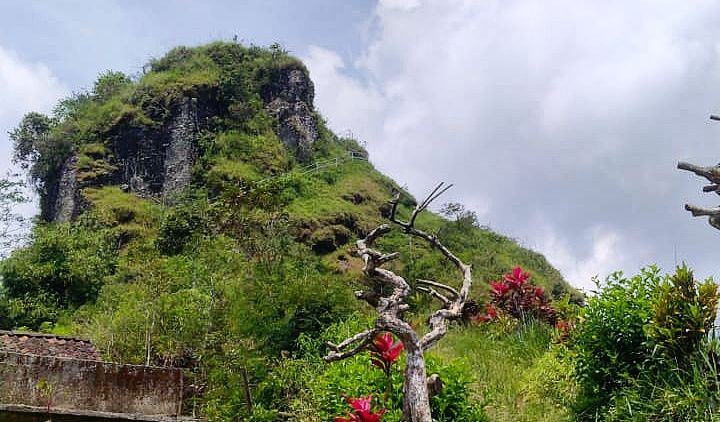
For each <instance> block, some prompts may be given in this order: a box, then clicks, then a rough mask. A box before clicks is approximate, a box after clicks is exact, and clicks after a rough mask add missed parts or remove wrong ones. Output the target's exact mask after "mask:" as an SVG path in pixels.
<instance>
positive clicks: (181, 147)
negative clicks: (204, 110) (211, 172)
mask: <svg viewBox="0 0 720 422" xmlns="http://www.w3.org/2000/svg"><path fill="white" fill-rule="evenodd" d="M168 132H169V136H168V138H167V139H168V142H167V144H163V147H164V149H165V159H164V166H165V169H164V172H163V178H164V182H163V189H162V192H163V195H165V196H168V195H170V196H172V195H174V194H176V193H178V192H180V191H181V190H182V189H183V188H185V187H186V186H187V185H188V184H189V183H190V179H191V177H192V166H193V164H195V160H196V159H197V110H196V108H195V105H194V103H193V100H192V99H190V98H185V99H184V101H183V102H182V104H181V105H180V107H179V110H178V113H177V115H176V116H175V118H174V119H173V120H172V123H170V127H169V128H168Z"/></svg>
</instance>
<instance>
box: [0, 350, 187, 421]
mask: <svg viewBox="0 0 720 422" xmlns="http://www.w3.org/2000/svg"><path fill="white" fill-rule="evenodd" d="M43 384H45V385H47V386H49V387H50V388H46V389H45V392H43V391H41V390H42V388H41V386H42V385H43ZM49 389H52V393H51V394H50V398H51V402H50V406H51V408H52V409H61V410H62V409H64V410H72V411H73V412H76V413H78V412H79V414H82V412H83V411H90V412H107V413H118V414H120V413H123V414H140V415H177V414H179V411H180V407H181V402H182V391H183V385H182V372H181V371H180V370H179V369H169V368H154V367H146V366H136V365H118V364H113V363H106V362H98V361H90V360H77V359H66V358H54V357H47V356H35V355H22V354H17V353H8V352H2V351H0V405H3V404H12V405H25V406H33V407H46V406H47V405H48V394H47V391H48V390H49Z"/></svg>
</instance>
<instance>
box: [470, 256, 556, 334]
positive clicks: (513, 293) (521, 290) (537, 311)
mask: <svg viewBox="0 0 720 422" xmlns="http://www.w3.org/2000/svg"><path fill="white" fill-rule="evenodd" d="M529 279H530V273H528V272H524V271H523V269H522V268H521V267H515V268H513V270H512V271H511V272H509V273H507V274H505V275H503V277H502V279H501V280H500V281H491V282H490V297H491V300H490V305H488V308H487V313H486V314H485V315H479V316H478V317H476V320H479V321H489V320H492V319H495V318H496V317H497V312H498V311H502V312H505V313H507V314H509V315H511V316H513V317H515V318H518V319H525V318H537V319H539V320H543V321H545V322H547V323H548V324H553V325H554V324H555V322H556V321H557V313H556V312H555V309H553V307H552V306H550V304H549V302H548V299H547V297H546V296H545V290H544V289H543V288H542V287H540V286H535V285H533V284H532V283H529V282H528V280H529Z"/></svg>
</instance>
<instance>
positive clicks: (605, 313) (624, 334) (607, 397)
mask: <svg viewBox="0 0 720 422" xmlns="http://www.w3.org/2000/svg"><path fill="white" fill-rule="evenodd" d="M660 281H661V276H660V273H659V270H658V269H657V268H656V267H653V266H651V267H648V268H645V269H643V270H642V271H641V273H640V274H638V275H636V276H634V277H630V278H626V277H623V274H622V273H620V272H616V273H613V274H611V275H610V276H609V277H608V278H607V279H606V280H605V283H604V284H602V285H601V284H600V283H599V282H598V283H597V284H598V288H599V289H600V290H599V291H598V292H596V295H595V296H592V297H590V299H589V300H588V304H587V308H586V309H585V313H584V315H583V316H582V317H581V319H580V324H579V326H578V329H577V333H576V338H575V344H574V346H575V349H576V352H577V367H576V370H577V372H578V376H579V382H580V384H581V391H580V393H579V400H578V404H577V405H578V409H577V411H578V413H579V414H581V415H583V414H592V413H594V412H596V411H597V410H598V408H599V407H601V406H603V405H604V404H607V403H609V402H610V401H611V398H612V396H613V393H614V392H615V391H617V390H619V389H621V388H623V387H625V386H627V385H629V384H630V383H631V382H632V380H633V379H635V378H636V377H637V376H638V375H639V374H640V372H641V370H642V368H643V363H644V362H645V360H646V359H647V357H648V356H649V355H650V353H651V350H650V349H649V348H648V344H647V342H646V337H645V332H644V327H645V326H646V325H647V324H648V323H650V321H651V320H652V318H653V296H654V292H655V290H656V288H657V286H658V284H659V283H660Z"/></svg>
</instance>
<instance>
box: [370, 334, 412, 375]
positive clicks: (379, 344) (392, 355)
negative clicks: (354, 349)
mask: <svg viewBox="0 0 720 422" xmlns="http://www.w3.org/2000/svg"><path fill="white" fill-rule="evenodd" d="M403 349H405V345H403V344H402V342H400V341H398V342H396V343H393V335H392V334H391V333H385V334H378V335H377V336H375V339H374V340H373V344H372V347H371V351H370V355H371V356H370V360H371V361H372V364H373V365H375V366H377V367H378V368H381V369H383V370H385V371H389V370H390V367H391V366H392V364H393V363H395V361H397V359H398V357H400V354H401V353H402V351H403Z"/></svg>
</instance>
